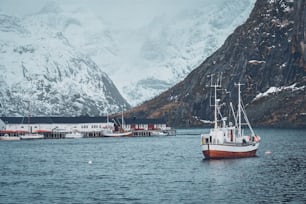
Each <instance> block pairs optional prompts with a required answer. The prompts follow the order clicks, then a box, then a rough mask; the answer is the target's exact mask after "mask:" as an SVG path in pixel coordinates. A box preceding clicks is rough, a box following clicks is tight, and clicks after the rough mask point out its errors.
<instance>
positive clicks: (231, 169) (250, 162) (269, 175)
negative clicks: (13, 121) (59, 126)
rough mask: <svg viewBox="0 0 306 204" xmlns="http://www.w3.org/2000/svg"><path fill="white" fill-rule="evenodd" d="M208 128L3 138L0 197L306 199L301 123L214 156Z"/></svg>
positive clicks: (219, 200) (37, 199)
mask: <svg viewBox="0 0 306 204" xmlns="http://www.w3.org/2000/svg"><path fill="white" fill-rule="evenodd" d="M207 131H208V130H205V129H204V130H201V129H188V130H178V131H177V136H171V137H136V138H130V137H129V138H95V139H74V140H69V139H61V140H32V141H0V166H1V167H0V187H1V190H0V203H285V202H291V203H305V202H306V182H305V178H306V159H305V158H306V152H305V148H306V130H278V129H258V130H257V131H256V133H257V134H258V135H260V136H261V138H262V142H261V144H260V148H259V150H258V152H257V157H254V158H246V159H231V160H211V161H208V160H203V155H202V153H201V148H200V136H199V135H200V133H204V132H207Z"/></svg>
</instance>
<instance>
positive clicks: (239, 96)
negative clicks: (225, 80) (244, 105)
mask: <svg viewBox="0 0 306 204" xmlns="http://www.w3.org/2000/svg"><path fill="white" fill-rule="evenodd" d="M242 85H244V84H241V83H240V82H239V83H237V84H236V83H235V86H238V110H237V112H238V137H240V136H242V132H241V111H242V110H241V90H240V88H241V86H242Z"/></svg>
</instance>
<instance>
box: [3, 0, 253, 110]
mask: <svg viewBox="0 0 306 204" xmlns="http://www.w3.org/2000/svg"><path fill="white" fill-rule="evenodd" d="M5 1H6V0H3V1H2V5H1V2H0V6H2V8H3V9H2V12H3V13H4V12H5V11H6V10H8V8H9V7H10V5H9V2H11V1H8V0H7V2H8V3H5ZM254 1H255V0H245V1H240V0H233V1H227V0H217V1H213V2H212V1H210V0H192V1H189V0H188V1H187V0H186V1H185V0H180V1H174V0H167V1H159V0H156V1H142V0H132V1H129V2H127V1H119V0H114V1H103V0H102V1H95V0H92V1H90V2H87V1H75V0H73V1H72V0H65V1H57V0H53V1H47V0H45V2H46V3H44V4H43V2H44V1H39V5H42V4H43V5H42V7H41V8H38V6H36V5H37V4H36V3H37V2H36V3H35V4H32V6H30V4H31V2H32V1H27V2H29V3H27V4H29V6H24V7H25V9H24V10H22V15H21V14H20V15H21V16H19V17H11V18H14V19H15V20H14V21H12V22H11V23H12V24H11V25H9V27H12V25H15V24H16V25H15V26H16V28H15V29H19V30H20V29H22V30H20V31H19V32H16V31H15V30H14V31H10V32H6V31H1V33H0V34H1V36H4V37H1V52H2V53H0V58H1V59H2V60H1V62H0V64H1V65H0V66H1V67H0V69H1V70H6V71H5V72H3V73H5V75H4V74H3V75H1V76H3V77H2V78H5V79H3V81H2V82H0V83H5V84H6V85H3V86H1V89H2V91H1V93H2V94H3V95H5V94H4V93H5V92H6V90H13V89H14V90H21V89H24V92H25V93H26V94H25V95H28V96H29V93H28V92H27V91H29V89H30V88H29V87H31V90H32V92H33V91H34V90H36V87H34V88H33V86H38V85H36V84H37V83H36V82H35V81H34V77H32V78H33V79H31V80H32V85H29V84H28V85H27V87H28V88H27V89H25V87H24V86H25V84H26V83H25V82H24V81H27V80H26V77H25V76H27V75H23V74H22V75H20V73H23V72H21V69H22V67H25V70H27V71H28V72H26V73H28V75H31V76H36V75H37V76H39V77H41V78H43V79H40V78H39V77H38V78H37V77H36V79H35V80H36V81H39V80H46V81H48V83H47V82H46V81H44V83H45V84H44V87H46V86H48V85H50V86H51V84H50V83H51V82H50V80H51V81H52V80H53V81H56V82H57V83H55V82H54V83H53V82H52V86H51V87H53V89H54V90H55V91H58V92H61V93H65V94H67V93H66V92H67V90H70V91H68V92H69V93H70V92H71V93H73V94H69V93H68V98H67V99H65V97H64V99H61V100H60V99H59V100H58V101H61V103H60V104H67V103H68V102H69V101H71V100H72V101H75V99H74V98H73V95H74V93H75V94H77V93H79V92H80V91H79V90H83V91H81V93H80V95H81V96H82V100H85V98H87V99H86V102H84V103H82V104H87V105H89V104H91V105H90V107H95V108H93V110H91V108H90V107H88V108H85V109H84V108H83V110H84V111H83V112H82V113H85V112H90V113H92V112H95V111H96V109H97V108H96V107H101V108H99V111H100V112H101V111H104V110H105V109H107V110H109V111H116V110H118V107H119V106H120V105H124V106H126V107H128V105H127V103H126V102H125V100H124V99H122V98H121V97H120V96H119V95H120V94H119V93H118V92H117V90H116V91H114V95H116V97H117V98H116V97H115V98H116V99H117V100H115V99H114V101H113V102H111V103H110V104H116V105H114V106H108V104H109V103H108V102H107V101H104V94H102V95H100V91H99V89H98V88H97V87H92V86H93V85H92V83H91V82H92V80H93V79H95V77H98V76H100V78H101V77H102V76H106V75H105V73H107V75H108V76H109V77H110V79H112V81H113V82H114V84H115V86H116V87H117V88H118V90H119V91H120V93H121V94H122V95H123V97H124V98H125V99H126V100H127V101H128V102H129V103H130V104H131V105H136V104H139V103H141V102H143V101H145V100H148V99H150V98H152V97H154V96H156V95H158V94H159V93H161V92H163V91H165V90H167V89H168V88H169V87H171V86H173V85H174V84H176V83H177V82H179V81H181V80H182V79H183V78H184V77H185V76H187V74H188V73H190V71H191V70H193V69H194V68H195V67H197V66H198V65H199V64H200V63H202V62H203V61H204V60H205V58H206V57H208V56H209V55H210V54H212V53H213V52H214V51H215V50H216V49H217V48H218V47H220V46H221V45H222V43H223V42H224V40H225V38H226V37H227V36H228V35H229V34H230V33H231V32H232V31H233V30H234V29H235V27H236V26H237V25H239V24H241V23H243V22H244V21H245V19H246V18H247V17H248V15H249V13H250V11H251V9H252V7H253V5H254ZM32 3H33V2H32ZM21 4H22V2H21ZM119 5H120V6H119ZM35 6H36V7H37V8H36V10H35ZM26 7H27V8H30V7H31V9H30V10H31V11H29V12H26V10H27V8H26ZM20 12H21V11H20V9H19V10H18V9H17V10H16V12H15V13H17V14H19V13H20ZM11 13H14V12H11ZM4 21H7V19H6V20H2V23H4ZM16 22H18V23H16ZM5 23H7V22H5ZM14 50H15V51H14ZM20 50H21V51H20ZM55 50H56V51H55ZM31 51H33V52H32V53H31ZM19 52H21V54H19ZM71 59H82V60H85V61H86V63H83V64H86V65H82V66H81V65H80V64H82V63H80V61H78V60H77V61H73V60H71ZM82 62H83V61H82ZM13 67H14V68H13ZM15 67H16V68H15ZM20 67H21V68H20ZM30 67H31V68H30ZM40 67H44V69H40ZM75 67H82V68H80V69H81V70H79V69H75ZM85 67H86V68H85ZM87 67H88V68H87ZM93 67H94V68H93ZM11 68H12V69H11ZM38 68H39V69H38ZM48 70H49V71H48ZM95 70H97V72H95ZM102 70H103V71H102ZM84 72H85V73H84ZM87 72H88V73H87ZM103 72H105V73H103ZM51 73H52V74H51ZM71 73H78V74H77V75H78V78H77V80H75V79H76V78H75V74H72V75H71ZM89 73H90V74H89ZM15 74H17V75H18V78H17V79H18V80H17V81H18V82H14V83H13V82H11V81H15V79H13V80H12V77H13V76H14V75H15ZM44 75H45V76H49V75H50V76H52V77H53V75H56V76H57V77H58V78H56V80H55V79H54V77H53V78H52V77H51V78H48V79H45V77H44ZM64 75H65V79H63V78H61V79H60V76H61V77H63V76H64ZM4 76H5V77H4ZM6 76H7V77H6ZM92 77H93V78H92ZM84 78H86V79H84ZM98 78H99V77H98ZM106 78H107V76H106ZM89 79H90V80H91V82H89ZM108 80H109V79H108ZM68 81H70V82H69V83H68ZM85 81H86V83H85ZM97 81H100V80H99V79H96V81H95V82H94V83H93V84H95V86H102V85H96V84H97ZM58 82H61V83H58ZM79 82H82V83H81V84H79ZM16 84H20V85H19V86H17V85H16ZM54 84H57V85H56V86H54ZM68 84H69V85H68ZM109 84H112V83H109ZM87 85H88V86H87ZM3 87H6V88H5V89H4V88H3ZM14 87H15V88H14ZM58 87H60V88H58ZM63 87H65V90H64V89H63ZM66 87H67V89H66ZM37 88H38V87H37ZM111 89H115V88H111ZM107 90H110V89H107ZM65 91H66V92H65ZM12 92H13V91H12ZM83 94H84V95H83ZM110 94H112V93H108V95H110ZM21 95H22V94H21ZM21 95H20V96H18V97H21ZM38 95H39V94H38V93H37V94H36V95H35V94H34V97H38ZM12 97H13V96H12ZM14 97H16V96H14ZM71 97H72V98H71ZM105 97H106V98H114V97H112V96H109V97H107V96H105ZM6 98H7V96H6ZM55 98H57V97H55ZM59 98H62V97H59ZM97 98H99V101H100V102H99V104H97V103H98V102H97ZM5 100H8V99H5ZM50 100H51V99H48V100H43V101H41V103H43V104H45V106H47V107H48V108H47V109H50V113H51V112H52V113H54V114H55V113H60V112H62V111H64V109H67V107H68V106H63V107H65V108H61V107H62V105H60V104H59V105H57V106H56V107H54V104H55V102H54V101H52V102H50ZM87 100H93V101H91V102H88V101H87ZM15 101H16V100H15ZM17 101H18V100H17ZM38 102H39V101H38ZM2 103H3V104H7V103H5V102H2ZM49 103H51V104H53V105H49ZM43 104H37V107H43ZM68 104H69V103H68ZM69 105H71V106H69V107H79V104H69ZM24 106H25V105H24ZM16 107H17V106H16ZM16 107H15V108H14V109H12V110H9V113H11V112H14V111H16V109H18V110H19V108H16ZM106 107H107V108H106ZM79 108H80V107H79ZM51 110H52V111H51ZM78 110H79V109H78ZM44 111H45V110H42V111H38V113H41V114H43V112H44ZM70 111H71V113H72V112H73V113H74V114H79V112H78V111H76V112H75V111H74V109H73V108H72V109H67V111H66V112H65V111H64V112H63V113H67V112H70ZM17 112H18V111H17ZM48 113H49V112H48Z"/></svg>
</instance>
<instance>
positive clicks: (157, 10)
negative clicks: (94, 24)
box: [0, 0, 226, 26]
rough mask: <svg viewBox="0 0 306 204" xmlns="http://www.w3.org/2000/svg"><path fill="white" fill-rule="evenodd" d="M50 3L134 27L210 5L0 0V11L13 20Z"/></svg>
mask: <svg viewBox="0 0 306 204" xmlns="http://www.w3.org/2000/svg"><path fill="white" fill-rule="evenodd" d="M224 1H226V0H218V2H220V3H222V2H224ZM50 2H56V3H57V4H58V5H60V7H61V8H62V9H63V10H65V11H73V10H76V9H80V8H81V9H88V10H90V11H92V12H94V13H95V14H97V15H99V16H101V17H102V18H103V19H104V20H106V21H107V22H109V23H112V24H117V23H119V24H124V23H128V24H133V25H135V26H141V25H143V24H146V23H148V22H150V21H151V20H152V19H153V18H154V17H155V16H160V15H164V14H169V15H173V14H175V13H177V12H179V11H181V10H182V9H186V8H188V7H190V8H197V7H198V6H200V5H203V4H205V3H210V4H211V3H212V2H211V1H210V0H0V10H2V12H4V13H6V14H10V15H15V16H23V15H30V14H33V13H36V12H39V11H40V10H41V9H42V8H43V7H44V6H45V5H46V4H48V3H50ZM214 3H215V2H214Z"/></svg>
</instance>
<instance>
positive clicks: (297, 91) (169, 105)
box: [130, 0, 306, 127]
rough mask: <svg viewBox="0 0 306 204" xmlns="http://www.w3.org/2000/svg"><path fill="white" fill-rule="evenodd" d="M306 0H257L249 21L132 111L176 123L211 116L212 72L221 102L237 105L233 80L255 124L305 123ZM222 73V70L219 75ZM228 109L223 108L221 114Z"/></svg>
mask: <svg viewBox="0 0 306 204" xmlns="http://www.w3.org/2000/svg"><path fill="white" fill-rule="evenodd" d="M305 22H306V2H305V0H297V1H290V0H288V1H282V0H275V1H273V0H270V1H257V2H256V4H255V7H254V9H253V11H252V13H251V14H250V17H249V18H248V20H247V21H246V22H245V23H244V24H243V25H241V26H240V27H238V28H237V29H236V30H235V31H234V33H233V34H232V35H230V36H229V37H228V38H227V40H226V41H225V43H224V44H223V46H222V47H221V48H220V49H219V50H217V51H216V52H215V53H214V54H213V55H211V56H210V57H208V58H207V59H206V60H205V61H204V62H203V63H202V64H201V65H200V66H199V67H198V68H196V69H195V70H193V71H192V72H191V73H190V74H189V75H188V76H187V77H186V78H185V79H184V81H182V82H180V83H178V84H177V85H176V86H174V87H172V88H171V89H169V90H168V91H166V92H164V93H162V94H161V95H159V96H158V97H156V98H154V99H152V100H150V101H147V102H145V103H144V104H142V105H141V106H139V107H136V108H134V109H132V110H131V111H130V115H135V116H138V115H139V116H142V117H152V118H154V117H164V118H165V119H167V120H168V123H169V124H170V125H172V126H176V127H186V126H194V125H202V124H201V123H200V122H199V119H203V120H211V119H212V117H213V114H212V108H211V107H210V95H211V94H210V89H209V88H208V85H209V84H210V82H211V77H210V76H211V75H215V76H216V75H218V76H219V78H221V75H222V87H223V88H224V89H225V90H226V92H230V93H231V94H230V95H229V94H222V96H221V95H220V98H221V100H222V101H224V102H228V101H233V103H235V101H236V97H237V90H236V88H235V86H234V84H235V83H236V82H240V83H243V84H244V86H243V87H242V97H243V100H244V104H245V106H246V109H247V112H248V116H249V119H250V121H251V122H252V123H253V124H254V125H256V126H272V127H306V105H305V104H306V96H305V95H306V94H305V93H306V53H305V49H306V41H305V33H306V24H305ZM221 73H222V74H221ZM227 111H228V110H226V109H225V108H224V109H222V112H223V113H224V114H226V113H227Z"/></svg>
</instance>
